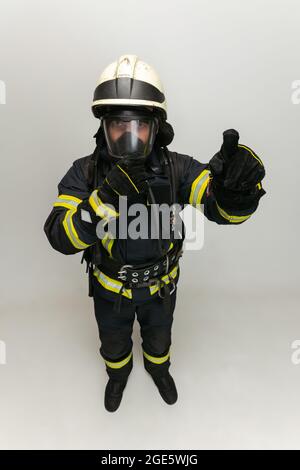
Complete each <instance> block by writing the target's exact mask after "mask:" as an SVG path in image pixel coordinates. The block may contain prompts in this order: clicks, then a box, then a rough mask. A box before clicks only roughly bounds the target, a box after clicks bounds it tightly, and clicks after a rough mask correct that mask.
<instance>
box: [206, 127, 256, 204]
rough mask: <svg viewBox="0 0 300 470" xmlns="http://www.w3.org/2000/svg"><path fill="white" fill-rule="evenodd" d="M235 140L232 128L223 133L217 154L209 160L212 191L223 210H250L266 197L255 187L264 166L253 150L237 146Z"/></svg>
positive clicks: (236, 138)
mask: <svg viewBox="0 0 300 470" xmlns="http://www.w3.org/2000/svg"><path fill="white" fill-rule="evenodd" d="M238 139H239V134H238V132H237V131H235V130H234V129H229V130H227V131H225V132H224V133H223V144H222V146H221V149H220V151H219V152H217V153H216V154H215V155H214V156H213V157H212V159H211V160H210V161H209V169H210V171H211V174H212V189H213V192H214V194H215V197H216V200H217V202H218V204H219V205H220V206H221V207H222V208H223V209H237V210H243V209H249V208H250V207H252V206H253V205H254V204H255V203H256V202H257V201H258V200H259V199H260V198H261V197H262V196H263V195H264V194H265V190H264V189H262V188H259V187H258V183H260V182H261V180H262V179H263V178H264V176H265V168H264V165H263V163H262V161H261V159H260V158H259V157H258V156H257V155H256V154H255V152H254V151H253V150H252V149H250V148H249V147H246V146H245V145H238Z"/></svg>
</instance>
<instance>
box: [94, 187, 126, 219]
mask: <svg viewBox="0 0 300 470" xmlns="http://www.w3.org/2000/svg"><path fill="white" fill-rule="evenodd" d="M89 203H90V205H91V206H92V208H93V210H94V212H95V213H96V214H97V215H98V216H99V217H101V218H102V219H107V220H108V219H110V218H112V217H118V215H119V213H118V212H116V211H115V210H114V209H112V208H111V207H109V206H107V205H106V204H104V202H103V201H102V200H101V199H100V197H99V196H98V191H97V189H95V190H94V191H93V192H92V194H91V195H90V197H89Z"/></svg>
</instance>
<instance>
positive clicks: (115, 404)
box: [104, 379, 127, 411]
mask: <svg viewBox="0 0 300 470" xmlns="http://www.w3.org/2000/svg"><path fill="white" fill-rule="evenodd" d="M126 384H127V379H125V380H124V379H123V380H116V379H109V381H108V382H107V385H106V388H105V397H104V406H105V408H106V409H107V411H116V410H117V409H118V408H119V405H120V403H121V400H122V396H123V391H124V388H125V387H126Z"/></svg>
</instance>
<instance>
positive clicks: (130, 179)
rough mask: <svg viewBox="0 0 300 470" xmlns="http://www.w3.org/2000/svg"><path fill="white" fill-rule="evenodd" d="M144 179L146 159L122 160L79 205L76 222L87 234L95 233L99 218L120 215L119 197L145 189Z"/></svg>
mask: <svg viewBox="0 0 300 470" xmlns="http://www.w3.org/2000/svg"><path fill="white" fill-rule="evenodd" d="M146 179H147V173H146V168H145V158H130V157H127V158H124V159H122V160H121V161H120V162H118V163H116V164H115V165H114V166H113V167H112V169H111V170H110V171H109V172H108V173H107V175H106V177H105V179H104V181H103V183H102V184H101V185H100V186H99V187H98V188H96V189H95V190H94V191H92V193H91V194H90V196H89V197H88V198H87V199H85V200H83V201H82V202H81V203H80V204H79V206H78V215H77V217H80V222H78V223H80V224H81V226H82V227H83V228H84V230H85V231H86V232H87V233H89V234H94V232H95V227H96V225H97V224H98V222H99V220H100V219H103V220H104V221H108V220H109V219H110V218H115V217H118V216H119V213H118V210H119V196H127V197H130V196H132V195H135V194H141V193H143V192H144V191H145V190H146V189H147V187H148V186H147V181H146ZM87 212H88V213H89V215H87ZM79 214H80V215H79ZM99 218H100V219H99Z"/></svg>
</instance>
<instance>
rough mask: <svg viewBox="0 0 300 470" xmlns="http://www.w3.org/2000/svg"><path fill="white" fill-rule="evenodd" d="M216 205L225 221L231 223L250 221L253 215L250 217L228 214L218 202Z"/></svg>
mask: <svg viewBox="0 0 300 470" xmlns="http://www.w3.org/2000/svg"><path fill="white" fill-rule="evenodd" d="M216 205H217V209H218V211H219V213H220V215H221V216H222V217H224V219H226V220H228V221H229V222H231V223H239V222H243V221H244V220H247V219H249V217H251V215H252V214H248V215H230V214H228V213H227V212H225V211H224V209H222V208H221V207H220V206H219V205H218V203H217V202H216Z"/></svg>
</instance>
